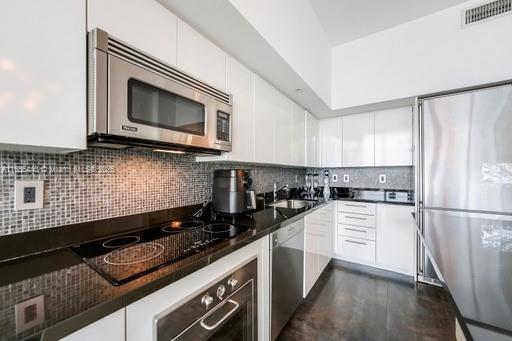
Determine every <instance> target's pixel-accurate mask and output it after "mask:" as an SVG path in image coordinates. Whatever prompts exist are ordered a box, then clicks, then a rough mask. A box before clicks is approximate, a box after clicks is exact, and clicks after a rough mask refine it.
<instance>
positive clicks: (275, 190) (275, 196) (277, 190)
mask: <svg viewBox="0 0 512 341" xmlns="http://www.w3.org/2000/svg"><path fill="white" fill-rule="evenodd" d="M277 184H278V183H277V182H274V201H276V199H277V192H279V191H281V190H283V189H285V188H286V189H288V185H286V186H283V187H281V188H279V189H278V188H277Z"/></svg>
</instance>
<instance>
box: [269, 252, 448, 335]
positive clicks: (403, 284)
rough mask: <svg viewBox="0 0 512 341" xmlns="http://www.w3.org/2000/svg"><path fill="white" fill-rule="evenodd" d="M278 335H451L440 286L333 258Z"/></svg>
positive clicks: (446, 306)
mask: <svg viewBox="0 0 512 341" xmlns="http://www.w3.org/2000/svg"><path fill="white" fill-rule="evenodd" d="M278 339H279V340H294V341H295V340H326V341H328V340H390V341H391V340H393V341H394V340H408V341H413V340H429V341H431V340H442V341H452V340H455V314H454V312H453V310H452V308H451V306H450V304H449V301H448V297H447V296H446V294H445V292H444V290H443V289H441V288H437V287H432V286H429V285H423V284H417V285H415V284H414V283H413V282H412V281H411V280H408V279H407V278H405V277H404V278H402V277H401V276H399V275H396V274H392V273H389V272H386V271H382V270H377V269H372V268H368V267H363V266H359V265H355V264H352V263H347V262H342V261H337V260H333V261H331V263H330V264H329V265H328V266H327V268H326V269H325V271H324V272H323V273H322V275H321V276H320V278H319V279H318V281H317V283H316V284H315V286H314V287H313V289H311V291H310V293H309V295H308V296H307V297H306V299H305V300H304V301H303V302H302V304H301V305H300V306H299V308H298V309H297V311H296V312H295V314H294V315H293V316H292V318H291V319H290V321H289V322H288V324H287V325H286V326H285V328H284V329H283V331H282V332H281V335H280V336H279V338H278Z"/></svg>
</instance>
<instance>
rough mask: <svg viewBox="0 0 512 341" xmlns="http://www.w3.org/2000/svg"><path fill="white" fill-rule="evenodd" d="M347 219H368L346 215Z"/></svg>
mask: <svg viewBox="0 0 512 341" xmlns="http://www.w3.org/2000/svg"><path fill="white" fill-rule="evenodd" d="M345 218H349V219H357V220H366V218H360V217H352V216H349V215H346V216H345Z"/></svg>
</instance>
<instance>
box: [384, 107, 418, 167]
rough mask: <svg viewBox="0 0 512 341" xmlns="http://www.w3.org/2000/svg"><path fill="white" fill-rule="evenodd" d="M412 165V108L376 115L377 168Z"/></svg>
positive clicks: (397, 109)
mask: <svg viewBox="0 0 512 341" xmlns="http://www.w3.org/2000/svg"><path fill="white" fill-rule="evenodd" d="M411 165H412V108H411V107H403V108H396V109H389V110H382V111H377V112H376V113H375V166H411Z"/></svg>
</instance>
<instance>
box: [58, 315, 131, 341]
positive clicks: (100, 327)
mask: <svg viewBox="0 0 512 341" xmlns="http://www.w3.org/2000/svg"><path fill="white" fill-rule="evenodd" d="M124 316H125V315H124V308H123V309H121V310H118V311H116V312H115V313H112V314H110V315H108V316H106V317H104V318H102V319H101V320H98V321H96V322H94V323H92V324H90V325H88V326H87V327H85V328H82V329H80V330H78V331H76V332H74V333H72V334H69V335H68V336H66V337H64V338H62V339H61V341H89V340H109V341H125V339H126V336H125V331H124V329H125V318H124Z"/></svg>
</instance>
